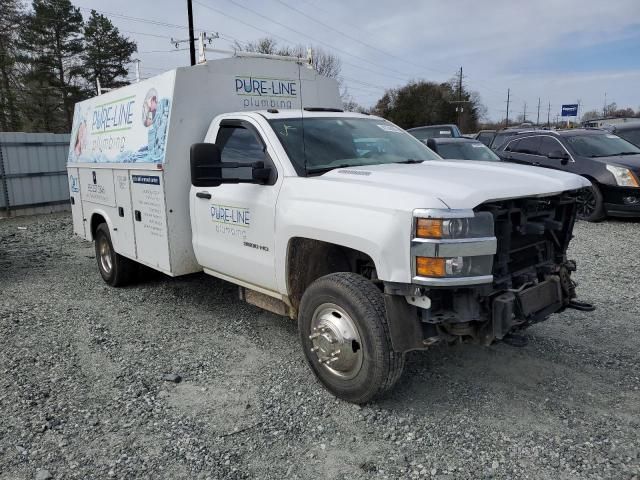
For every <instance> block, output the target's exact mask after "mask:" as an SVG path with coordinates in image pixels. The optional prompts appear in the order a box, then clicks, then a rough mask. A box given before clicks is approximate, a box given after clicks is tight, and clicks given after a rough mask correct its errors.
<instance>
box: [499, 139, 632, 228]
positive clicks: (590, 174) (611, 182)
mask: <svg viewBox="0 0 640 480" xmlns="http://www.w3.org/2000/svg"><path fill="white" fill-rule="evenodd" d="M496 153H497V154H498V155H499V156H500V157H501V158H502V159H503V160H505V161H508V162H516V163H524V164H528V165H534V166H539V167H546V168H555V169H557V170H564V171H566V172H571V173H576V174H578V175H582V176H583V177H586V178H588V179H589V180H590V181H591V183H592V187H591V188H589V189H585V190H584V191H583V193H582V194H581V195H580V197H579V199H578V216H579V217H580V218H582V219H583V220H587V221H591V222H594V221H598V220H602V219H603V218H605V217H606V216H607V215H617V216H625V217H632V216H640V182H639V181H638V177H639V176H640V148H638V147H636V146H635V145H633V144H632V143H629V142H627V141H626V140H624V139H622V138H620V137H618V136H617V135H613V134H611V133H609V132H606V131H604V130H599V129H593V130H592V129H575V130H564V131H557V132H554V131H544V130H538V131H535V132H529V133H522V134H519V135H517V136H515V137H513V138H511V139H509V140H508V141H506V142H505V143H504V144H503V145H502V146H501V147H500V148H499V149H498V150H497V151H496Z"/></svg>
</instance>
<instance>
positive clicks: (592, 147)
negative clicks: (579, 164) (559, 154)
mask: <svg viewBox="0 0 640 480" xmlns="http://www.w3.org/2000/svg"><path fill="white" fill-rule="evenodd" d="M567 143H568V144H569V147H570V148H571V149H572V150H573V152H574V153H575V154H576V155H579V156H581V157H592V158H595V157H612V156H615V155H638V154H640V148H638V147H636V146H635V145H633V144H632V143H629V142H627V141H626V140H623V139H622V138H620V137H618V136H617V135H611V134H607V135H598V134H591V135H576V136H572V137H567Z"/></svg>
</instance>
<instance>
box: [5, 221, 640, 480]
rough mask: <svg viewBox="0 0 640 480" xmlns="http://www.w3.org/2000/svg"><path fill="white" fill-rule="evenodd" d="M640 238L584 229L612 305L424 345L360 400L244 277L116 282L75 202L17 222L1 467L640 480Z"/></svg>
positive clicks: (65, 471) (585, 287) (8, 250)
mask: <svg viewBox="0 0 640 480" xmlns="http://www.w3.org/2000/svg"><path fill="white" fill-rule="evenodd" d="M639 232H640V222H634V221H608V222H604V223H600V224H595V225H592V224H584V223H581V224H579V225H578V226H577V230H576V239H575V240H574V243H573V245H572V250H571V254H572V257H573V258H576V260H577V261H578V268H579V270H578V272H577V275H576V277H575V278H576V279H577V280H578V281H579V283H580V286H579V293H580V296H581V297H582V299H584V300H587V301H591V302H594V303H595V304H596V305H597V306H598V310H597V311H596V312H595V313H582V312H577V311H567V312H565V313H563V314H561V315H558V316H554V317H553V318H552V319H550V320H549V321H548V322H546V323H543V324H541V325H538V326H536V327H533V328H531V329H529V330H528V331H527V336H528V338H529V340H530V342H529V345H528V346H527V347H526V348H514V347H510V346H508V345H504V344H500V345H495V346H492V347H488V348H487V347H479V346H469V345H460V346H456V347H441V348H436V349H433V350H430V351H428V352H417V353H412V354H410V355H409V357H408V364H407V368H406V370H405V374H404V376H403V378H402V379H401V380H400V382H399V384H398V386H397V388H396V389H395V391H394V392H393V394H392V395H389V396H388V397H387V398H386V399H384V400H382V401H380V402H377V403H375V404H371V405H368V406H365V407H357V406H354V405H351V404H347V403H344V402H341V401H337V400H336V399H335V398H333V397H332V396H331V395H330V394H328V393H327V392H326V391H325V390H323V389H322V388H321V386H320V385H319V384H318V383H317V382H316V381H315V379H314V378H313V376H312V375H311V373H310V370H309V369H308V367H307V366H306V364H305V361H304V359H303V355H302V352H301V351H300V349H299V346H298V341H297V335H296V327H295V324H294V323H293V322H292V321H290V320H287V319H282V318H279V317H277V316H274V315H271V314H269V313H265V312H263V311H261V310H259V309H257V308H254V307H252V306H249V305H246V304H243V303H241V302H240V301H238V300H237V295H236V290H235V288H234V287H233V286H232V285H230V284H228V283H224V282H222V281H219V280H216V279H214V278H210V277H207V276H205V275H202V274H197V275H190V276H188V277H185V278H176V279H170V278H166V277H163V276H161V275H156V276H152V277H151V278H146V279H144V280H143V281H141V282H140V283H138V284H136V285H134V286H131V287H128V288H124V289H113V288H110V287H107V286H106V285H105V284H104V283H103V281H102V279H101V278H100V276H99V274H98V272H97V269H96V266H95V259H94V254H93V248H92V245H91V244H90V243H88V242H85V241H83V240H80V239H78V238H76V237H73V236H72V234H71V223H70V220H69V218H68V215H67V214H62V215H59V214H58V215H50V216H37V217H30V218H19V219H9V220H0V409H1V415H0V479H21V478H38V479H40V480H44V479H47V478H56V479H62V478H64V479H68V478H127V479H128V478H154V479H159V478H167V479H169V478H170V479H174V478H196V479H207V478H211V479H214V478H232V479H243V478H259V479H283V478H287V479H290V478H291V479H293V478H312V477H313V478H322V479H324V478H337V479H342V478H349V479H358V478H440V479H444V478H532V479H544V478H549V479H558V478H615V479H634V480H637V479H638V478H640V429H639V427H640V353H639V347H640V321H639V317H640V307H639V306H638V305H639V303H640V302H639V300H640V298H639V293H638V287H637V283H636V282H637V278H638V276H639V274H640V262H639V260H638V252H639V251H640V235H639ZM172 375H179V376H180V380H181V381H178V382H176V380H177V379H176V378H175V376H172Z"/></svg>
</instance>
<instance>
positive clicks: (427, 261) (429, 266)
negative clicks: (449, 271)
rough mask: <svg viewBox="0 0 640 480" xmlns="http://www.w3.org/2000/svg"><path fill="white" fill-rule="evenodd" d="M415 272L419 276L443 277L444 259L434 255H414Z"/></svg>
mask: <svg viewBox="0 0 640 480" xmlns="http://www.w3.org/2000/svg"><path fill="white" fill-rule="evenodd" d="M416 274H417V275H418V276H419V277H444V276H445V259H444V258H436V257H416Z"/></svg>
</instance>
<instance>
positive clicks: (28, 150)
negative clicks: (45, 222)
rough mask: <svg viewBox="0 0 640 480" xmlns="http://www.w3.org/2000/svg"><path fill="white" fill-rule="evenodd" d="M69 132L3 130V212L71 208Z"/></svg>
mask: <svg viewBox="0 0 640 480" xmlns="http://www.w3.org/2000/svg"><path fill="white" fill-rule="evenodd" d="M69 138H70V135H69V134H55V133H13V132H0V216H1V215H5V216H12V215H25V214H33V213H44V212H48V211H57V210H68V209H69V208H70V206H69V185H68V183H67V171H66V164H67V155H68V152H69Z"/></svg>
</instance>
